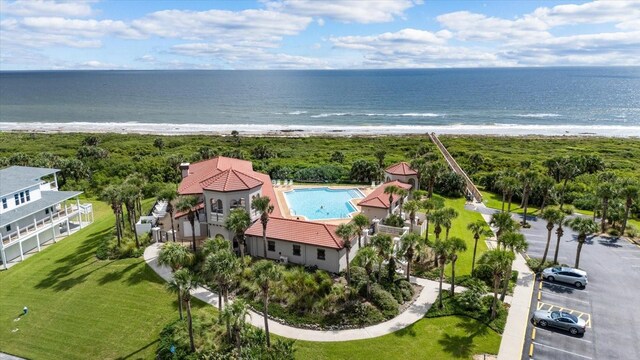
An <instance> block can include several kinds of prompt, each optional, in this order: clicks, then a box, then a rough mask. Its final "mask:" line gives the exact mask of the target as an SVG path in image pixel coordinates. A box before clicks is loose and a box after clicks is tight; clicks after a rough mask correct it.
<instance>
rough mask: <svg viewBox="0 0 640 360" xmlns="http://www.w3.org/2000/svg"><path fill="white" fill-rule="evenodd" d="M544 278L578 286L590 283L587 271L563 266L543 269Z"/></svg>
mask: <svg viewBox="0 0 640 360" xmlns="http://www.w3.org/2000/svg"><path fill="white" fill-rule="evenodd" d="M542 278H543V279H545V280H548V281H559V282H563V283H567V284H572V285H575V286H576V287H578V288H581V287H585V286H587V284H588V283H589V279H588V278H587V272H586V271H584V270H579V269H574V268H570V267H562V266H556V267H550V268H546V269H544V270H543V271H542Z"/></svg>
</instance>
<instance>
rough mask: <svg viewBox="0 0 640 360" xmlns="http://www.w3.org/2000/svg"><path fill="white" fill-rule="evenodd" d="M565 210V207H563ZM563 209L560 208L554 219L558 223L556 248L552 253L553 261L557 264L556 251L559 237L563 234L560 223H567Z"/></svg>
mask: <svg viewBox="0 0 640 360" xmlns="http://www.w3.org/2000/svg"><path fill="white" fill-rule="evenodd" d="M565 210H566V209H565ZM565 210H562V209H560V213H559V217H558V218H557V219H556V220H557V221H556V225H558V228H556V237H557V239H556V249H555V252H554V253H553V263H554V264H557V263H558V253H559V252H560V239H562V236H563V235H564V229H563V228H562V225H565V224H566V223H567V220H566V218H567V214H566V212H565Z"/></svg>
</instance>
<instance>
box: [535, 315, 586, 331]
mask: <svg viewBox="0 0 640 360" xmlns="http://www.w3.org/2000/svg"><path fill="white" fill-rule="evenodd" d="M531 320H532V321H533V323H534V324H535V325H538V326H540V327H547V326H552V327H555V328H558V329H562V330H567V331H569V332H570V333H571V334H572V335H578V334H584V332H585V330H586V327H587V322H586V321H584V320H583V319H580V318H579V317H577V316H575V315H573V314H569V313H566V312H563V311H548V310H538V311H536V312H534V313H533V317H532V318H531Z"/></svg>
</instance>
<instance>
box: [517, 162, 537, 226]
mask: <svg viewBox="0 0 640 360" xmlns="http://www.w3.org/2000/svg"><path fill="white" fill-rule="evenodd" d="M518 175H519V176H518V177H519V178H520V182H521V185H520V186H521V188H522V209H523V219H522V225H523V226H527V210H528V208H529V195H531V191H532V190H533V187H534V186H535V184H536V183H537V181H538V173H537V172H536V171H533V170H529V169H527V170H525V171H523V172H521V173H520V174H518Z"/></svg>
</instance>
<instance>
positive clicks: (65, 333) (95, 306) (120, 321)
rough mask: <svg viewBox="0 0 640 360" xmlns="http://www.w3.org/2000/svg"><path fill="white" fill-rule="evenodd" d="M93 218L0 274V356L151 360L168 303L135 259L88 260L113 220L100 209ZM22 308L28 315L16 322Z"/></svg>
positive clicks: (172, 311)
mask: <svg viewBox="0 0 640 360" xmlns="http://www.w3.org/2000/svg"><path fill="white" fill-rule="evenodd" d="M94 212H95V220H96V221H95V223H93V224H92V225H90V226H88V227H87V228H84V229H82V230H80V231H78V232H77V233H75V234H73V235H71V236H69V237H67V238H65V239H64V240H62V241H60V242H58V243H57V244H54V245H51V246H49V247H47V248H46V249H45V250H43V251H42V252H40V253H37V254H35V255H33V256H32V257H30V258H28V259H27V260H26V261H24V262H22V263H20V264H17V265H15V266H14V267H12V268H11V269H9V270H7V271H2V272H0V289H2V290H1V291H0V309H2V311H0V333H1V334H2V336H0V351H1V352H5V353H10V354H15V355H17V356H21V357H25V358H30V359H65V360H66V359H116V358H121V359H125V358H133V359H137V358H146V359H150V358H153V354H154V351H155V342H156V341H157V339H158V334H159V332H160V330H161V329H162V327H163V326H164V325H165V324H166V323H167V322H168V321H170V320H171V319H173V318H175V317H177V316H178V315H177V311H176V307H175V300H174V297H173V296H172V295H170V294H169V293H168V292H167V291H166V290H165V282H164V281H163V280H162V279H161V278H160V277H158V276H157V275H156V274H155V272H154V271H153V270H151V268H149V267H148V266H147V265H146V264H145V262H144V260H142V259H141V258H139V259H125V260H117V261H100V260H97V259H96V257H95V250H96V247H97V246H98V244H100V242H101V241H103V240H104V239H105V238H108V237H110V236H112V226H113V221H114V217H113V215H112V213H111V210H110V208H109V207H107V206H106V205H105V204H103V203H100V202H94ZM24 306H28V307H29V313H28V314H27V315H26V316H22V317H19V314H20V313H21V312H22V308H23V307H24ZM17 318H19V319H20V320H19V321H15V319H17ZM16 329H17V331H14V330H16Z"/></svg>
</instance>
